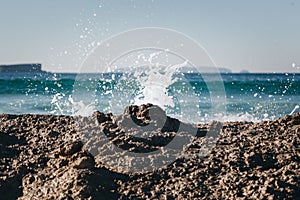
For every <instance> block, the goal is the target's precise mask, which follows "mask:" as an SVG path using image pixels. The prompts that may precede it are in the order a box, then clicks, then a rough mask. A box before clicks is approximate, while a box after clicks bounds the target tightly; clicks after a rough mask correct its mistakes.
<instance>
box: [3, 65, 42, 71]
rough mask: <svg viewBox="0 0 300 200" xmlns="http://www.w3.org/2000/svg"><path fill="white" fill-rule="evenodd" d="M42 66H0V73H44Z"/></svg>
mask: <svg viewBox="0 0 300 200" xmlns="http://www.w3.org/2000/svg"><path fill="white" fill-rule="evenodd" d="M42 72H45V71H43V70H42V64H39V63H30V64H13V65H0V73H42Z"/></svg>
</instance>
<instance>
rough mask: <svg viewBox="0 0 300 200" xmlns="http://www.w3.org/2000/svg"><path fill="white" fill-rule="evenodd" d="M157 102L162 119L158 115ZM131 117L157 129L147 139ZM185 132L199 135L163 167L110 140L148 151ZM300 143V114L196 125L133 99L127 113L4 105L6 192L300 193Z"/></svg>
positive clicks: (1, 169)
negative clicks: (11, 109) (211, 137)
mask: <svg viewBox="0 0 300 200" xmlns="http://www.w3.org/2000/svg"><path fill="white" fill-rule="evenodd" d="M151 110H152V111H153V110H154V111H155V112H154V114H155V113H156V114H157V116H156V117H157V118H156V121H155V120H154V117H153V118H150V117H149V113H150V114H151ZM160 117H162V118H161V119H160ZM153 120H154V121H153ZM132 121H133V122H134V123H135V124H138V125H139V126H140V127H148V128H151V129H152V130H151V131H150V134H149V135H146V136H147V137H146V136H144V137H143V138H141V137H138V135H136V133H137V131H136V130H135V129H134V128H132V126H129V128H128V129H126V124H130V123H132ZM152 122H154V123H153V124H154V125H153V124H152ZM162 122H163V123H162ZM156 125H159V126H156ZM161 125H162V126H163V128H161V127H160V126H161ZM220 125H221V126H220ZM180 126H181V127H184V128H183V129H182V130H181V129H180V128H179V127H180ZM218 126H220V130H221V131H220V135H219V137H218V138H217V139H218V140H217V141H216V144H215V145H213V146H212V149H209V148H208V149H207V152H205V154H201V155H200V154H199V152H201V151H202V150H203V149H201V146H202V145H203V144H204V141H205V140H206V139H205V138H206V135H207V133H208V132H209V131H210V130H211V129H212V128H216V127H218ZM127 127H128V126H127ZM142 130H144V129H142ZM184 132H193V133H195V134H194V136H193V134H191V135H184V134H181V133H184ZM177 135H179V136H178V137H179V139H182V140H184V141H190V143H189V144H187V145H184V146H183V147H182V148H183V149H182V150H184V154H182V155H183V156H181V157H178V158H174V157H172V151H171V150H170V151H169V152H167V153H166V154H167V155H168V158H170V160H169V161H168V162H167V164H168V165H166V166H163V167H162V168H160V167H158V168H157V169H156V170H154V171H151V170H148V171H147V170H145V171H144V172H138V170H137V169H140V168H139V167H140V166H135V165H132V166H131V167H127V168H126V165H124V166H122V163H123V162H124V159H125V160H126V158H124V154H122V153H120V154H118V155H117V157H110V156H109V155H110V154H109V150H110V149H109V148H108V143H111V144H112V143H113V144H114V146H116V147H119V148H120V149H122V150H123V151H124V152H135V153H141V154H143V155H144V154H145V153H147V152H155V151H156V150H158V149H160V147H163V146H165V145H169V144H171V141H172V140H173V139H174V138H175V137H177ZM108 141H110V142H108ZM299 143H300V114H299V113H297V114H295V115H294V116H286V117H284V118H282V119H278V120H274V121H263V122H259V123H252V122H227V123H223V124H220V123H217V122H214V123H211V124H204V125H197V126H195V125H189V124H184V123H181V122H180V121H178V120H176V119H173V118H171V117H167V116H165V114H164V112H163V111H162V110H161V109H160V108H159V107H156V106H153V105H150V104H148V105H143V106H141V107H138V106H131V107H128V108H126V109H125V112H124V114H123V115H121V116H113V115H112V114H104V113H100V112H95V113H94V114H93V115H92V116H90V117H71V116H52V115H8V114H2V115H0V194H1V196H0V199H151V198H152V199H297V198H299V197H300V182H299V180H300V177H299V176H300V168H299V156H300V149H299ZM180 148H181V147H180ZM180 150H181V149H180ZM204 150H205V148H204ZM104 151H108V152H106V153H103V152H104ZM101 153H102V154H101ZM99 155H100V156H99ZM161 156H162V155H155V156H152V157H151V159H159V158H161V159H163V158H164V157H161ZM116 158H118V159H119V160H116ZM122 158H123V160H122ZM149 158H150V157H149ZM151 159H150V161H151ZM115 166H119V168H116V167H115ZM149 166H150V168H149V169H151V165H149ZM149 166H148V167H149ZM146 168H147V166H145V169H146ZM131 169H136V171H134V170H131Z"/></svg>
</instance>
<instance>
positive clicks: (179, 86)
mask: <svg viewBox="0 0 300 200" xmlns="http://www.w3.org/2000/svg"><path fill="white" fill-rule="evenodd" d="M210 76H211V78H210V79H209V80H206V81H204V80H203V79H202V77H201V75H200V74H184V75H183V77H184V79H178V80H177V81H175V82H174V83H173V84H171V85H169V86H167V87H166V91H167V93H168V94H167V96H169V97H170V99H171V101H172V102H173V103H174V105H170V104H169V105H167V106H166V107H165V109H166V111H167V113H170V114H173V115H180V114H182V112H184V116H183V117H185V116H192V117H193V119H194V122H205V121H207V120H208V118H209V119H210V120H222V121H232V120H247V121H259V120H264V119H275V118H279V117H282V116H284V115H286V114H290V113H292V112H299V111H300V109H299V105H300V74H222V75H221V80H222V84H223V85H224V89H225V91H224V92H225V93H224V95H225V96H222V95H221V97H220V99H219V102H220V103H221V104H223V105H224V106H225V108H226V110H225V112H224V110H221V111H220V113H213V114H212V113H211V110H212V106H214V105H212V103H211V102H212V98H215V97H216V96H212V93H214V92H215V91H213V90H216V91H217V90H219V89H220V88H212V87H208V86H209V85H214V81H217V80H214V75H213V74H212V75H210ZM124 77H125V75H123V74H120V73H119V74H81V75H76V74H51V73H44V74H21V73H19V74H9V73H2V74H0V113H10V114H20V113H39V114H67V115H72V114H82V115H85V114H90V113H89V112H90V111H91V110H100V111H102V112H113V113H114V114H120V113H122V112H123V110H124V108H125V106H126V105H130V104H134V103H135V102H136V100H137V99H138V98H139V95H141V93H142V86H141V84H139V83H138V82H136V81H135V80H134V79H133V80H130V79H128V78H124ZM208 82H209V83H208ZM221 89H222V88H221ZM221 89H220V90H221ZM154 92H155V91H154ZM144 100H145V102H146V101H147V99H144ZM161 101H162V104H164V101H166V100H165V99H163V98H162V99H161ZM172 102H171V103H172ZM166 104H167V103H166ZM195 108H197V110H195ZM85 111H87V112H86V113H85ZM195 113H198V115H195ZM208 116H209V117H208Z"/></svg>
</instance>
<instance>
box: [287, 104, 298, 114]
mask: <svg viewBox="0 0 300 200" xmlns="http://www.w3.org/2000/svg"><path fill="white" fill-rule="evenodd" d="M299 108H300V106H299V105H296V106H295V108H294V109H293V110H292V112H291V113H290V114H289V115H293V114H294V113H295V112H296V110H298V109H299Z"/></svg>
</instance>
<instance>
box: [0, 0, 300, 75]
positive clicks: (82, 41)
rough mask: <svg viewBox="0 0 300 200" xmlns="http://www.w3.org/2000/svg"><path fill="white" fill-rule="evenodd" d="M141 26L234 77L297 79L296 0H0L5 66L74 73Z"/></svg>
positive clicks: (299, 23)
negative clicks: (202, 54) (98, 49)
mask: <svg viewBox="0 0 300 200" xmlns="http://www.w3.org/2000/svg"><path fill="white" fill-rule="evenodd" d="M142 27H161V28H168V29H173V30H176V31H179V32H181V33H184V34H186V35H188V36H189V37H191V38H193V39H194V40H196V41H197V42H198V43H199V44H201V45H202V46H203V47H204V48H205V49H206V51H207V52H208V54H209V55H210V57H211V58H212V59H213V61H214V62H215V63H216V65H217V66H220V67H226V68H229V69H231V70H232V71H233V72H240V71H241V70H248V71H250V72H299V73H300V69H299V66H300V39H299V37H300V1H296V0H294V1H293V0H286V1H283V0H281V1H279V0H265V1H261V0H252V1H237V0H236V1H233V0H227V1H216V0H209V1H208V0H207V1H201V0H194V1H192V0H187V1H175V0H152V1H151V0H144V1H141V0H119V1H116V0H107V1H96V0H89V1H83V0H51V1H50V0H26V1H24V0H0V64H12V63H33V62H39V63H42V64H43V69H44V70H47V71H51V72H77V71H78V70H79V68H80V66H81V63H82V62H83V60H84V59H85V57H86V56H87V55H88V54H89V52H90V51H91V49H92V48H93V45H94V44H95V43H96V44H97V43H99V42H100V43H101V42H102V41H104V40H105V39H107V38H109V37H111V36H112V35H116V34H118V33H120V32H123V31H127V30H130V29H134V28H142Z"/></svg>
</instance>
